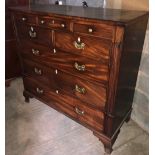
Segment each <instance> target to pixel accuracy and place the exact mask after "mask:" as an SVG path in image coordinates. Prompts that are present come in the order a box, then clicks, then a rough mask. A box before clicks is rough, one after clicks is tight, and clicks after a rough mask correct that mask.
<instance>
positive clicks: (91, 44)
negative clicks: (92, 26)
mask: <svg viewBox="0 0 155 155" xmlns="http://www.w3.org/2000/svg"><path fill="white" fill-rule="evenodd" d="M111 45H112V42H111V41H108V40H104V39H100V38H96V37H91V36H89V37H88V36H84V35H80V34H79V35H76V34H75V35H73V34H72V33H66V32H58V31H56V32H55V46H56V48H58V49H61V50H64V51H66V52H70V53H73V54H78V55H83V56H86V57H90V58H93V59H95V60H97V61H102V60H104V59H106V60H109V52H110V49H111Z"/></svg>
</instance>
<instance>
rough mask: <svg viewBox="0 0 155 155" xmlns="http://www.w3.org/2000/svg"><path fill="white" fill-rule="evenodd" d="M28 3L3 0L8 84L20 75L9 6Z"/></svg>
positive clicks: (22, 0) (6, 80) (18, 0)
mask: <svg viewBox="0 0 155 155" xmlns="http://www.w3.org/2000/svg"><path fill="white" fill-rule="evenodd" d="M19 5H20V6H21V5H28V0H5V30H6V31H5V83H6V86H9V85H10V82H11V81H12V79H14V78H16V77H18V76H21V67H20V63H19V58H18V55H17V47H16V41H15V37H14V34H13V27H12V21H11V14H10V11H9V9H8V8H9V7H11V6H19Z"/></svg>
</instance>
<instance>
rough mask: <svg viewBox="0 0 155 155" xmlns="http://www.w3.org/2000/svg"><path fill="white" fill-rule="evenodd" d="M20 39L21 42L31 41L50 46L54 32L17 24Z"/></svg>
mask: <svg viewBox="0 0 155 155" xmlns="http://www.w3.org/2000/svg"><path fill="white" fill-rule="evenodd" d="M17 30H18V37H19V39H20V40H29V41H33V42H36V43H40V44H43V45H46V46H50V45H51V42H52V32H51V30H49V29H45V28H40V27H36V26H30V25H23V24H20V23H17Z"/></svg>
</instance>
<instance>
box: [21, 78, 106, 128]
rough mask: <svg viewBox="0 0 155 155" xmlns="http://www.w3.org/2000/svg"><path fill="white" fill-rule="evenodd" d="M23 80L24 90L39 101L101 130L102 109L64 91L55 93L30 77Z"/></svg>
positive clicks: (102, 121) (102, 122) (102, 120)
mask: <svg viewBox="0 0 155 155" xmlns="http://www.w3.org/2000/svg"><path fill="white" fill-rule="evenodd" d="M23 80H24V87H25V90H26V91H28V92H30V93H31V94H33V95H35V96H36V97H37V98H38V99H40V100H41V101H43V102H45V103H46V104H48V105H49V106H51V107H54V108H55V109H57V110H58V111H60V112H62V113H64V114H66V115H67V116H69V117H71V118H73V119H74V120H76V121H78V122H80V123H82V124H84V125H85V126H87V127H90V128H93V129H94V130H98V131H103V127H104V113H103V112H102V111H99V110H96V109H93V108H90V107H88V106H86V105H84V103H83V102H81V101H79V100H77V99H75V98H73V97H71V96H69V95H67V94H65V93H64V92H59V93H56V92H54V91H51V90H50V89H49V88H48V87H46V86H44V85H43V84H41V83H39V82H37V81H36V80H34V79H32V78H28V77H24V78H23Z"/></svg>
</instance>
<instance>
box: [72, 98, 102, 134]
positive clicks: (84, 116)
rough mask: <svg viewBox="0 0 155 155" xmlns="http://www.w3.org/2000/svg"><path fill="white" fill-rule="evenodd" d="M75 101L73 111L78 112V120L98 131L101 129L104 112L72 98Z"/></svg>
mask: <svg viewBox="0 0 155 155" xmlns="http://www.w3.org/2000/svg"><path fill="white" fill-rule="evenodd" d="M73 102H75V103H76V107H75V112H76V113H77V114H78V120H79V121H80V122H81V123H84V124H86V125H88V126H90V127H93V128H94V129H96V130H98V131H103V127H104V113H103V112H101V111H98V110H95V109H92V108H90V107H88V106H85V105H84V104H83V103H82V102H80V101H77V100H73Z"/></svg>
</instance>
